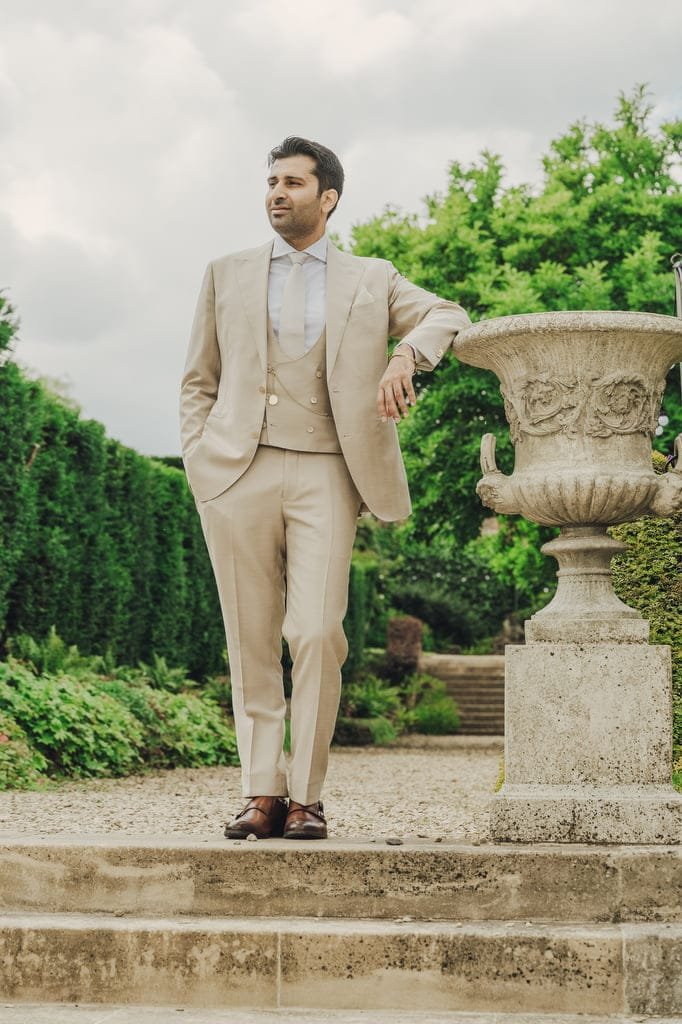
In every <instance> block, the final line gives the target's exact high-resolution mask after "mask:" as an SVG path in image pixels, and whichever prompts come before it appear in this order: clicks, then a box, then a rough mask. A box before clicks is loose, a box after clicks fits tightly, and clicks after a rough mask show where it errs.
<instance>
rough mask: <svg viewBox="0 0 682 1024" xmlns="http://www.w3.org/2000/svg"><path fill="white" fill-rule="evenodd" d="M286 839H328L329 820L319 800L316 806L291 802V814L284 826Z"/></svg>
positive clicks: (288, 815)
mask: <svg viewBox="0 0 682 1024" xmlns="http://www.w3.org/2000/svg"><path fill="white" fill-rule="evenodd" d="M284 838H285V839H326V838H327V819H326V818H325V816H324V807H323V806H322V804H321V803H320V801H319V800H318V801H317V803H315V804H297V803H296V801H295V800H290V801H289V813H288V814H287V820H286V823H285V825H284Z"/></svg>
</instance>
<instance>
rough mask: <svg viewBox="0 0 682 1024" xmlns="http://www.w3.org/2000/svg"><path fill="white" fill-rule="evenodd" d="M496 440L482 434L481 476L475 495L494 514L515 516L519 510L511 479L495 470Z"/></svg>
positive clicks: (493, 437)
mask: <svg viewBox="0 0 682 1024" xmlns="http://www.w3.org/2000/svg"><path fill="white" fill-rule="evenodd" d="M496 445H497V438H496V437H495V435H494V434H484V435H483V437H482V438H481V470H482V472H483V476H482V477H481V479H480V480H479V481H478V483H477V484H476V493H477V494H478V496H479V498H480V499H481V501H482V502H483V504H484V505H485V506H486V508H491V509H493V510H494V511H495V512H502V513H505V514H507V515H517V514H518V513H519V512H520V511H521V508H520V506H519V503H518V501H517V500H516V497H515V495H514V485H513V483H512V478H511V477H510V476H507V475H506V474H505V473H502V472H501V470H499V469H498V468H497V462H496V460H495V447H496Z"/></svg>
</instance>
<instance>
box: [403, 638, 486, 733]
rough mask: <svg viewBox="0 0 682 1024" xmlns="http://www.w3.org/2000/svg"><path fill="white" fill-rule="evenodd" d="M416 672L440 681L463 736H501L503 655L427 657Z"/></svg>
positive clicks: (427, 655)
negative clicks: (456, 713)
mask: <svg viewBox="0 0 682 1024" xmlns="http://www.w3.org/2000/svg"><path fill="white" fill-rule="evenodd" d="M419 670H420V671H421V672H427V673H428V674H429V675H432V676H435V677H436V678H437V679H442V680H443V682H444V683H446V685H447V688H448V693H449V694H450V696H451V697H453V698H454V699H455V700H456V701H457V704H458V705H459V709H460V711H461V713H462V725H461V727H460V729H459V732H460V733H461V734H463V735H467V734H471V735H485V736H503V735H504V655H502V654H429V653H423V654H422V655H421V656H420V659H419Z"/></svg>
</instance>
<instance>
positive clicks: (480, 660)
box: [419, 652, 505, 680]
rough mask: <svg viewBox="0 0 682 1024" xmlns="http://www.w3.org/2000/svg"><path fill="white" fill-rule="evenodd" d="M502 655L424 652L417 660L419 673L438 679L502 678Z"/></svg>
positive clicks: (503, 661) (503, 663) (503, 665)
mask: <svg viewBox="0 0 682 1024" xmlns="http://www.w3.org/2000/svg"><path fill="white" fill-rule="evenodd" d="M504 669H505V660H504V655H503V654H433V653H429V652H424V653H422V655H421V656H420V658H419V670H420V672H427V673H428V674H429V675H432V676H436V677H437V678H438V679H484V680H488V679H490V680H493V679H499V678H504Z"/></svg>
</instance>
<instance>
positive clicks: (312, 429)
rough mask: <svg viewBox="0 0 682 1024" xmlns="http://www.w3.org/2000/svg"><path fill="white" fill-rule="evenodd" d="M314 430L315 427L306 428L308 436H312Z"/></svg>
mask: <svg viewBox="0 0 682 1024" xmlns="http://www.w3.org/2000/svg"><path fill="white" fill-rule="evenodd" d="M314 429H315V427H306V430H307V431H308V433H309V434H312V432H313V431H314Z"/></svg>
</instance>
